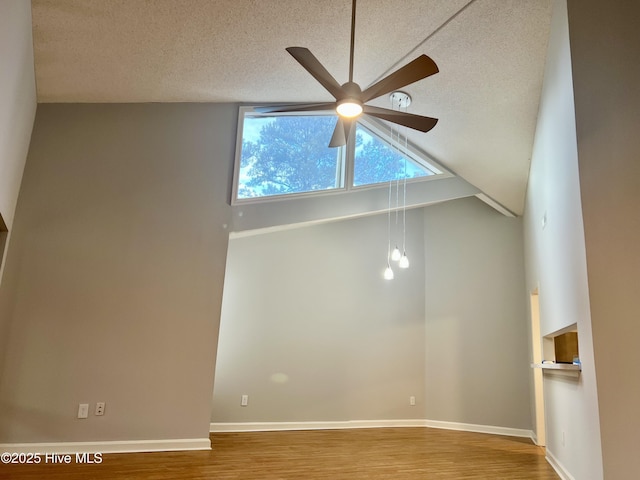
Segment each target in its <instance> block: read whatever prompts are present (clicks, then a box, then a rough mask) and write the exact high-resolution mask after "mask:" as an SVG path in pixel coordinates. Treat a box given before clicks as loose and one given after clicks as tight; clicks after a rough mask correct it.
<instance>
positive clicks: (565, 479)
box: [545, 449, 576, 480]
mask: <svg viewBox="0 0 640 480" xmlns="http://www.w3.org/2000/svg"><path fill="white" fill-rule="evenodd" d="M545 458H546V459H547V462H549V465H551V466H552V467H553V469H554V470H555V471H556V473H557V474H558V475H559V476H560V478H561V479H562V480H576V479H575V478H573V476H572V475H571V474H570V473H569V472H568V471H567V469H566V468H564V466H563V465H562V463H560V462H559V461H558V459H557V458H556V457H554V456H553V454H552V453H551V452H550V451H549V449H547V455H546V457H545Z"/></svg>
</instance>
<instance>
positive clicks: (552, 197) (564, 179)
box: [524, 0, 602, 480]
mask: <svg viewBox="0 0 640 480" xmlns="http://www.w3.org/2000/svg"><path fill="white" fill-rule="evenodd" d="M544 218H546V225H545V226H544V227H543V219H544ZM524 221H525V251H526V265H527V290H528V291H529V292H530V293H531V292H533V291H534V290H536V289H538V290H539V299H540V323H541V332H542V335H547V334H552V333H554V332H557V331H558V330H562V329H565V328H567V327H570V326H572V325H574V324H576V325H577V328H578V341H579V348H580V360H581V362H582V373H581V374H580V376H579V377H576V376H564V375H559V374H553V373H545V374H544V394H545V414H546V415H545V416H546V442H547V444H546V446H547V454H548V455H551V456H552V457H553V458H554V459H555V461H556V462H557V463H558V464H559V465H560V467H561V468H562V469H564V471H565V472H566V473H568V474H569V475H571V476H572V477H573V478H576V479H585V480H586V479H599V478H602V458H601V447H600V429H599V421H598V399H597V390H596V371H595V359H594V356H593V343H592V332H591V322H590V319H591V313H590V309H589V286H588V284H587V264H586V257H585V241H584V228H583V222H582V208H581V204H580V184H579V178H578V150H577V144H576V124H575V114H574V101H573V84H572V71H571V52H570V49H569V25H568V22H567V6H566V1H564V0H560V1H556V2H555V4H554V16H553V21H552V27H551V37H550V41H549V52H548V58H547V65H546V70H545V79H544V86H543V91H542V98H541V103H540V111H539V115H538V126H537V129H536V137H535V142H534V150H533V157H532V162H531V172H530V175H529V188H528V191H527V198H526V207H525V215H524ZM537 341H541V340H540V339H537ZM599 381H600V378H599V377H598V382H599ZM563 438H564V441H563Z"/></svg>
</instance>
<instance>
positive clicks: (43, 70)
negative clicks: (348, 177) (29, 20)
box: [32, 0, 552, 214]
mask: <svg viewBox="0 0 640 480" xmlns="http://www.w3.org/2000/svg"><path fill="white" fill-rule="evenodd" d="M551 1H552V0H527V1H523V0H471V1H470V0H404V1H391V0H360V1H358V4H357V24H356V47H355V65H354V80H355V81H356V82H357V83H359V84H360V85H361V86H362V87H363V88H364V87H366V86H367V85H369V84H370V83H372V82H374V81H375V80H376V79H379V78H381V77H382V76H383V75H384V74H386V73H389V72H390V71H392V70H395V69H396V68H398V67H400V66H402V65H404V64H405V63H407V62H409V61H410V60H412V59H413V58H415V57H416V56H418V55H420V54H422V53H424V54H427V55H429V56H430V57H431V58H433V59H434V60H435V62H436V63H437V64H438V66H439V68H440V73H438V74H437V75H434V76H432V77H430V78H428V79H426V80H423V81H421V82H417V83H415V84H413V85H411V86H409V87H407V88H405V89H404V90H405V91H407V92H408V93H409V94H410V95H411V96H412V97H413V103H412V105H411V107H410V108H409V112H411V113H418V114H423V115H428V116H433V117H436V118H439V119H440V122H439V123H438V125H437V126H436V127H435V128H434V129H433V130H432V131H431V132H428V133H426V134H423V133H418V132H413V131H411V133H410V139H411V140H412V141H413V142H414V143H415V144H417V145H418V146H419V147H420V148H422V149H423V150H424V151H426V152H427V153H429V154H430V155H431V156H433V157H434V158H435V159H437V160H438V161H440V162H441V163H442V164H444V165H445V166H447V167H448V168H450V169H451V170H453V171H454V172H456V173H457V174H459V175H460V176H462V177H463V178H465V179H466V180H467V181H469V182H470V183H472V184H474V185H475V186H477V187H478V188H480V189H481V190H483V191H484V192H485V193H486V194H487V195H489V196H490V197H492V198H493V199H495V200H496V201H498V202H499V203H501V204H502V205H504V206H505V207H507V208H508V209H510V210H511V211H513V212H515V213H517V214H520V213H522V209H523V203H524V194H525V188H526V182H527V175H528V170H529V162H530V157H531V151H532V146H533V136H534V130H535V124H536V117H537V113H538V102H539V98H540V91H541V87H542V78H543V73H544V72H543V70H544V61H545V56H546V49H547V40H548V35H549V25H550V20H551ZM32 13H33V36H34V52H35V70H36V81H37V88H38V100H39V102H71V103H76V102H246V103H252V102H272V101H273V102H285V101H287V102H297V101H301V102H307V101H330V100H331V99H332V97H331V96H330V95H329V94H328V93H327V92H326V91H324V89H323V88H322V87H320V86H319V84H318V83H317V82H316V81H315V80H314V79H313V78H312V77H311V76H310V75H309V74H307V73H306V72H305V71H304V70H303V69H302V67H300V65H299V64H298V63H297V62H296V61H295V60H293V58H292V57H290V56H289V54H288V53H287V52H286V51H285V47H288V46H304V47H307V48H309V49H310V50H311V51H312V52H313V53H314V55H315V56H316V57H317V58H318V59H319V60H320V61H321V62H322V63H323V64H324V65H325V67H326V68H327V69H328V70H329V71H330V72H331V73H332V74H333V76H334V77H335V78H336V79H337V80H338V82H340V83H342V82H345V81H346V80H347V76H348V61H349V33H350V32H349V29H350V22H351V1H350V0H318V1H313V2H311V1H303V0H32ZM375 104H377V105H379V106H384V107H389V106H390V104H389V102H388V99H386V98H381V99H379V100H377V101H376V102H375Z"/></svg>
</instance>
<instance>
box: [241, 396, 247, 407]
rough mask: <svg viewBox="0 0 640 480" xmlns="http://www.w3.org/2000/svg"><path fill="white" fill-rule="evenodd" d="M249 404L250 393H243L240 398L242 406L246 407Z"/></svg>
mask: <svg viewBox="0 0 640 480" xmlns="http://www.w3.org/2000/svg"><path fill="white" fill-rule="evenodd" d="M247 405H249V395H242V397H241V398H240V406H241V407H246V406H247Z"/></svg>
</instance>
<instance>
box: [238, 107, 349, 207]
mask: <svg viewBox="0 0 640 480" xmlns="http://www.w3.org/2000/svg"><path fill="white" fill-rule="evenodd" d="M244 122H245V125H244V130H245V132H253V133H249V134H247V133H245V134H244V135H243V140H242V156H241V159H240V182H239V185H238V198H252V197H264V196H270V195H282V194H286V193H301V192H311V191H315V190H327V189H331V188H338V187H340V186H341V178H340V172H341V170H342V169H341V165H342V157H343V155H342V151H341V149H335V148H329V147H328V146H327V144H328V140H327V139H329V138H331V134H332V133H333V129H334V127H335V123H336V119H335V117H331V116H318V115H314V116H280V117H266V118H265V117H262V118H261V117H249V116H247V117H246V118H245V121H244ZM251 123H254V124H257V125H251ZM247 124H249V125H247ZM252 127H253V128H252ZM256 131H257V134H256V133H255V132H256Z"/></svg>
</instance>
